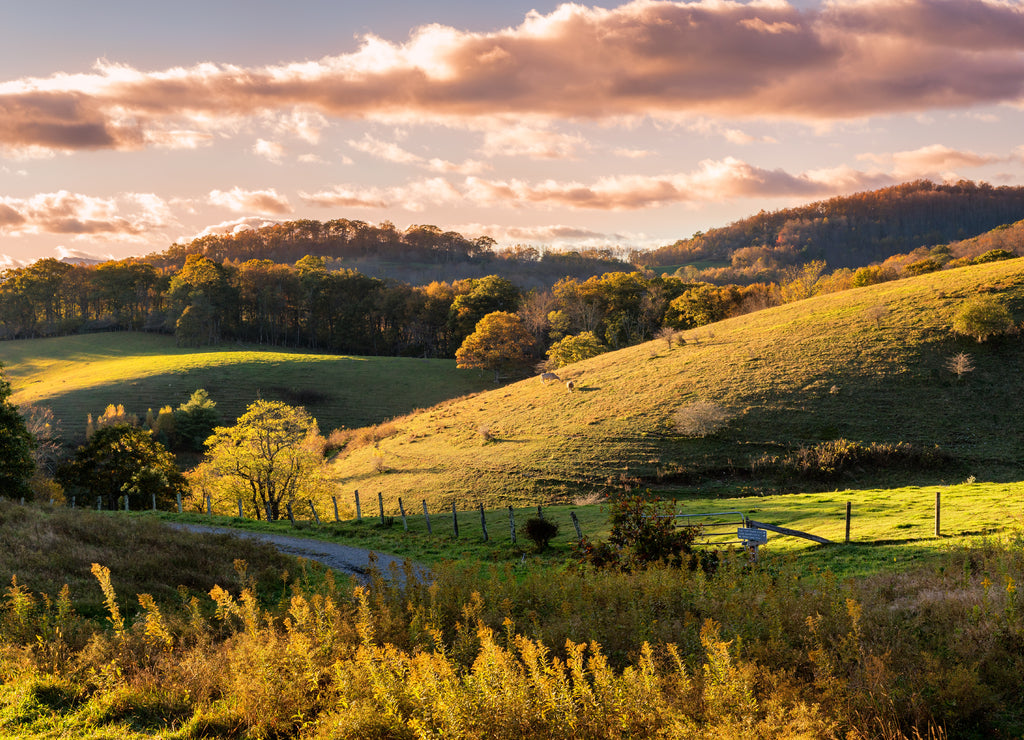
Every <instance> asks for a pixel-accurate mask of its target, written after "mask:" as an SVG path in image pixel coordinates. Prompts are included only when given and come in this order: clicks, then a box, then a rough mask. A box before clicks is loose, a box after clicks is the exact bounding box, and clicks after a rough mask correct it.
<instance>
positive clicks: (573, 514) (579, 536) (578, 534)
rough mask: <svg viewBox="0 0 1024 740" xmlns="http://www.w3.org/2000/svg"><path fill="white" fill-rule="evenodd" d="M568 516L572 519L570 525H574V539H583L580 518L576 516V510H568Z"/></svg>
mask: <svg viewBox="0 0 1024 740" xmlns="http://www.w3.org/2000/svg"><path fill="white" fill-rule="evenodd" d="M569 518H571V519H572V526H574V527H575V528H576V539H578V540H582V539H583V533H582V532H581V531H580V520H579V519H577V518H576V512H575V511H570V512H569Z"/></svg>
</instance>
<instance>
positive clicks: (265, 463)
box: [196, 400, 324, 521]
mask: <svg viewBox="0 0 1024 740" xmlns="http://www.w3.org/2000/svg"><path fill="white" fill-rule="evenodd" d="M206 446H207V452H206V459H205V460H204V461H203V463H202V465H200V466H199V468H198V470H197V472H196V479H197V480H200V481H203V482H204V483H205V484H207V485H209V486H210V487H212V488H214V489H215V490H216V491H217V493H218V494H219V495H220V497H221V498H226V499H228V500H231V501H234V500H236V499H242V500H243V501H245V502H247V508H249V507H251V508H250V512H251V513H252V514H253V515H254V516H256V518H258V519H262V518H263V517H264V516H266V518H267V519H268V520H271V521H273V520H276V519H279V518H280V517H281V512H282V506H284V505H286V504H287V503H289V502H291V501H294V500H296V499H299V498H303V497H306V496H310V494H311V493H313V492H314V491H317V490H318V488H319V486H320V484H321V480H322V474H323V468H324V461H323V438H322V437H320V433H319V430H318V428H317V424H316V420H315V419H313V418H312V417H311V416H310V415H309V413H307V412H306V410H305V409H303V408H298V407H295V406H289V405H288V404H285V403H281V402H280V401H263V400H260V401H255V402H253V403H252V404H250V405H249V408H248V409H247V410H246V412H245V413H244V414H242V416H240V417H239V418H238V421H237V423H236V424H235V425H234V426H233V427H217V428H216V429H214V431H213V435H212V436H211V437H210V438H209V439H208V440H207V442H206ZM310 497H311V496H310Z"/></svg>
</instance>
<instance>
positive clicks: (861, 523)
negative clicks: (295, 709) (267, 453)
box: [161, 482, 1024, 576]
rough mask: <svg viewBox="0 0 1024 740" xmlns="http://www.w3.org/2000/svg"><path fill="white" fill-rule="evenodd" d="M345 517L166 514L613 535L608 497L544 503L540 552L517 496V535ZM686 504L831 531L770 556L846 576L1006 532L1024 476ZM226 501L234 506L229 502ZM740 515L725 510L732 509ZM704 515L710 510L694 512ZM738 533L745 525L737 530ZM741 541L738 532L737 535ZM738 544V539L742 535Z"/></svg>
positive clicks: (375, 509) (383, 544)
mask: <svg viewBox="0 0 1024 740" xmlns="http://www.w3.org/2000/svg"><path fill="white" fill-rule="evenodd" d="M936 494H939V500H940V536H938V537H936V536H935V497H936ZM337 498H338V509H339V518H340V519H341V521H339V522H336V521H335V520H334V513H333V507H332V506H331V505H328V506H323V505H321V506H319V507H318V510H317V514H318V515H319V517H320V520H321V524H320V525H316V524H315V523H314V522H313V516H312V513H311V511H310V509H309V507H308V505H296V506H295V508H294V514H295V519H296V524H295V526H292V524H291V523H290V522H289V521H287V520H283V521H279V522H272V523H267V522H257V521H253V520H244V519H239V518H237V517H230V516H224V515H221V516H218V515H216V514H215V515H213V516H207V515H206V514H204V513H196V512H192V513H185V514H182V515H177V514H161V516H162V517H165V518H169V519H173V520H185V521H192V522H200V523H209V524H216V525H219V526H230V527H238V528H244V529H250V530H263V531H272V532H277V533H281V534H284V533H288V534H295V535H298V536H303V537H312V538H316V539H325V540H330V541H337V542H342V543H345V544H350V545H353V546H356V547H362V548H366V549H370V550H375V551H378V552H385V553H389V554H392V555H397V556H399V557H406V558H409V559H411V560H414V561H417V562H424V563H430V562H438V561H442V560H476V561H480V562H493V561H497V562H501V561H509V560H511V561H521V560H523V559H524V556H525V559H528V560H529V561H530V562H531V563H535V562H540V563H546V564H548V565H552V566H557V565H558V564H560V563H562V562H564V561H565V559H566V558H570V557H571V556H572V552H573V549H574V545H575V542H576V530H575V527H574V525H573V523H572V518H571V515H572V514H573V513H574V514H575V515H576V518H577V521H578V522H579V525H580V530H581V532H582V534H583V535H584V536H586V537H587V538H589V539H591V540H603V539H606V538H607V536H608V532H609V528H608V507H607V504H606V503H605V504H602V503H584V504H580V505H574V504H563V505H555V506H543V507H542V509H541V511H542V513H543V516H544V517H545V518H547V519H550V520H551V521H554V522H555V523H557V524H558V526H559V533H558V536H557V537H556V538H555V539H554V540H553V541H552V543H551V546H550V548H549V550H548V551H546V552H544V553H539V554H538V553H536V552H535V551H534V547H533V543H532V542H530V541H529V540H528V539H527V538H526V537H525V535H524V534H523V527H524V525H525V523H526V520H527V519H529V518H531V517H534V516H537V507H536V506H528V507H524V506H517V507H514V508H513V512H512V517H513V519H514V521H515V524H516V531H517V537H516V539H517V541H516V543H515V544H513V543H512V538H511V525H510V519H509V510H508V507H507V506H505V507H501V508H485V509H484V512H483V514H484V517H483V521H484V523H485V525H486V529H487V536H488V539H487V541H485V540H484V535H483V532H484V529H483V526H482V525H481V513H480V509H479V505H477V506H475V507H471V506H470V505H468V502H464V503H462V504H461V505H460V504H459V503H456V514H455V519H457V521H458V526H459V534H458V537H456V536H455V524H454V521H453V515H452V510H451V507H446V508H436V507H430V505H429V503H428V513H429V517H430V532H428V529H427V520H426V518H425V517H424V515H423V506H422V503H423V501H424V499H422V498H421V499H416V500H403V506H404V508H405V512H406V517H405V520H404V522H403V519H402V517H401V514H400V512H399V511H398V510H394V511H392V510H390V509H388V508H387V506H386V505H385V511H384V517H383V521H382V519H381V516H380V508H379V506H378V499H377V496H376V494H370V493H366V492H364V493H362V494H361V495H360V509H361V518H360V519H358V520H357V519H356V517H355V498H354V495H353V494H352V493H351V492H350V493H347V494H339V495H338V497H337ZM847 502H850V504H851V526H850V542H849V543H848V544H847V543H845V542H844V540H845V528H846V504H847ZM672 503H673V505H674V507H675V511H676V513H679V514H696V515H701V514H713V513H722V512H740V513H741V514H742V515H744V516H746V517H748V518H750V519H753V520H756V521H759V522H764V523H766V524H773V525H776V526H780V527H785V528H788V529H794V530H798V531H801V532H806V533H808V534H812V535H817V536H818V537H824V538H826V539H828V540H831V541H832V542H833V543H834V544H832V545H821V544H817V543H815V542H812V541H810V540H806V539H803V538H799V537H794V536H789V535H780V534H776V533H774V532H769V535H768V544H767V545H766V546H764V548H763V549H762V551H761V552H762V553H763V554H764V555H765V556H776V555H781V556H787V557H795V558H797V559H798V560H800V561H801V562H803V563H805V564H806V565H807V566H808V567H811V566H813V567H816V568H819V569H829V570H832V571H833V572H835V573H837V574H841V575H844V576H852V575H867V574H870V573H874V572H885V571H899V570H903V569H905V568H907V567H909V566H910V565H914V564H920V563H921V562H926V561H930V560H933V559H935V558H936V557H938V556H940V555H941V554H942V553H943V552H945V551H947V550H949V549H950V548H955V547H960V546H965V545H967V544H971V543H973V542H975V541H976V540H977V539H979V538H983V537H997V536H999V535H1000V534H1001V533H1006V532H1009V531H1013V530H1014V529H1016V530H1017V531H1020V528H1021V527H1022V526H1024V483H1012V484H1005V483H978V482H965V483H961V484H957V485H950V486H923V487H918V486H904V487H901V488H894V489H848V490H841V491H832V492H827V493H793V494H779V495H772V496H733V497H708V496H701V495H697V494H694V495H687V496H682V497H679V498H677V499H675V500H674V502H672ZM218 511H221V512H224V511H225V505H222V506H221V507H219V509H218ZM728 518H730V517H719V518H718V519H728ZM687 521H692V522H696V523H704V522H706V521H708V520H706V519H703V518H701V517H699V516H698V517H694V518H692V519H688V520H687ZM732 534H733V535H735V531H733V532H732ZM731 539H732V542H733V543H735V541H736V538H735V536H733V537H732V538H731ZM733 546H735V544H733Z"/></svg>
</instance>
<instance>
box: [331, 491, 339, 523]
mask: <svg viewBox="0 0 1024 740" xmlns="http://www.w3.org/2000/svg"><path fill="white" fill-rule="evenodd" d="M331 501H333V502H334V521H336V522H340V521H341V517H339V516H338V497H337V496H331Z"/></svg>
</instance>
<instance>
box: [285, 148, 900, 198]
mask: <svg viewBox="0 0 1024 740" xmlns="http://www.w3.org/2000/svg"><path fill="white" fill-rule="evenodd" d="M893 182H894V180H893V178H892V177H891V176H889V175H887V174H884V173H871V172H861V171H859V170H855V169H852V168H848V167H838V168H833V169H820V170H809V171H806V172H802V173H799V174H791V173H788V172H786V171H784V170H781V169H775V170H768V169H764V168H761V167H757V166H755V165H752V164H749V163H747V162H743V161H741V160H738V159H735V158H732V157H728V158H726V159H722V160H705V161H703V162H701V163H700V165H699V166H698V168H697V169H696V170H694V171H692V172H687V173H668V174H663V175H618V176H612V177H602V178H598V179H596V180H594V181H593V182H587V183H585V182H573V181H558V180H551V179H549V180H543V181H539V182H528V181H525V180H519V179H510V180H492V179H486V178H482V177H475V176H470V177H466V178H465V179H464V180H463V182H462V183H459V184H453V183H450V182H448V181H447V180H445V179H443V178H430V179H426V180H416V181H411V182H409V183H406V184H405V185H402V186H396V187H389V188H360V187H357V186H354V185H337V186H335V187H334V188H331V189H328V190H322V191H319V192H315V193H300V197H301V198H302V200H303V202H304V203H305V204H307V205H312V206H318V207H322V208H339V207H357V208H403V209H405V210H411V211H421V210H423V209H425V208H426V207H428V206H437V205H473V206H480V207H503V208H525V207H529V208H540V209H550V208H572V209H580V210H599V211H625V210H637V209H643V208H656V207H660V206H666V205H671V204H676V203H703V202H710V201H721V200H731V199H736V198H792V197H822V196H827V195H835V194H836V193H837V192H853V191H856V190H865V189H870V188H875V187H881V186H883V185H890V184H892V183H893Z"/></svg>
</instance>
